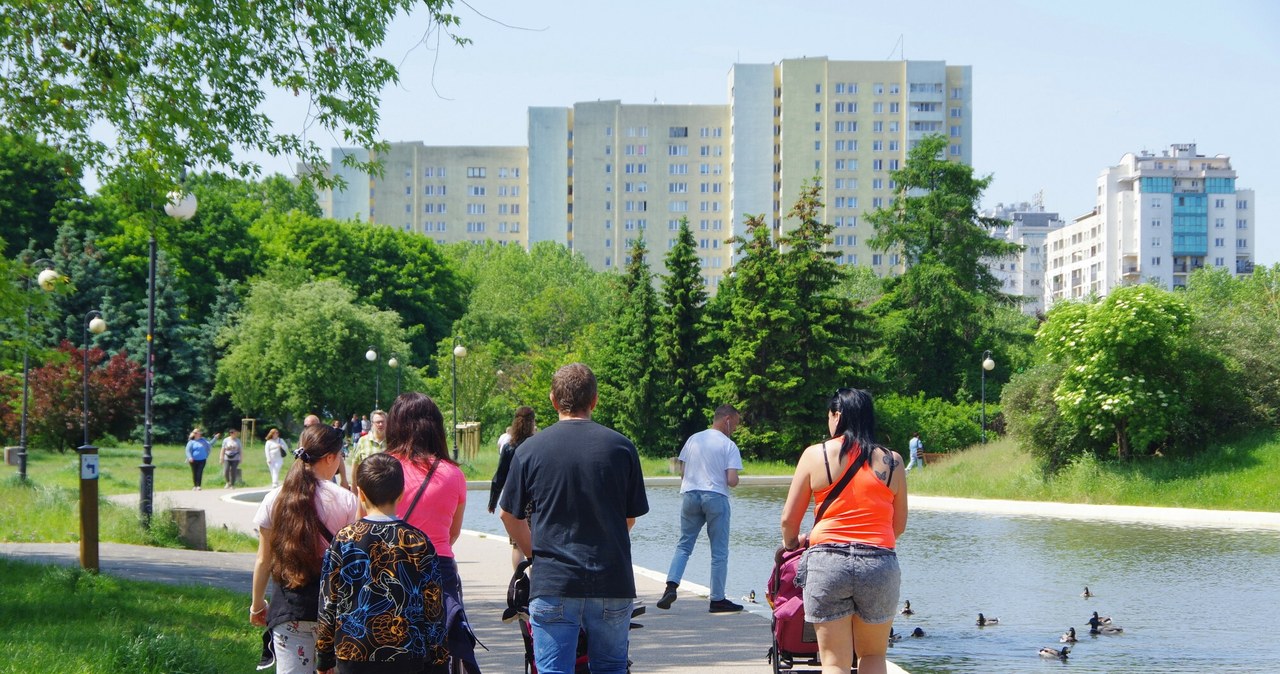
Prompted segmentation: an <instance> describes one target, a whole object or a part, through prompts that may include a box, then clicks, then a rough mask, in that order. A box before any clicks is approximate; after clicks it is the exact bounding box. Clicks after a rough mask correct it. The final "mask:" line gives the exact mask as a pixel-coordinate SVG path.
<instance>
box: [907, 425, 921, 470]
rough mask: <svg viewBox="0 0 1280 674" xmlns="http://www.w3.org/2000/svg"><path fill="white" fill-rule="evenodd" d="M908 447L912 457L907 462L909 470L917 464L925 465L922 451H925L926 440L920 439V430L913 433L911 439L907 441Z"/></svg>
mask: <svg viewBox="0 0 1280 674" xmlns="http://www.w3.org/2000/svg"><path fill="white" fill-rule="evenodd" d="M907 449H908V450H909V451H910V454H909V455H908V456H910V457H911V460H910V462H909V463H907V470H908V471H910V470H911V469H912V468H913V467H915V466H923V465H924V457H923V456H921V453H922V452H924V442H923V441H922V440H920V431H916V432H915V433H912V434H911V441H910V442H908V443H907Z"/></svg>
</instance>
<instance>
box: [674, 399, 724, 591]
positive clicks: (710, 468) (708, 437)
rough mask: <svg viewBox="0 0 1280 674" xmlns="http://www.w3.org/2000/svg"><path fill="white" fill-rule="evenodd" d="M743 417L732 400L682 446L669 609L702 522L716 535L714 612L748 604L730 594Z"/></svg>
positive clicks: (713, 541)
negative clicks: (733, 496) (732, 498)
mask: <svg viewBox="0 0 1280 674" xmlns="http://www.w3.org/2000/svg"><path fill="white" fill-rule="evenodd" d="M741 420H742V417H741V415H739V414H738V410H736V409H734V407H733V406H732V405H721V406H720V407H717V408H716V411H715V415H714V417H713V418H712V421H711V428H708V429H707V430H705V431H699V432H697V433H694V434H693V435H691V436H689V439H688V440H687V441H685V443H684V449H681V450H680V458H679V465H680V494H681V497H680V499H681V500H680V541H679V542H678V543H676V552H675V555H673V556H672V557H671V567H670V568H669V569H668V571H667V587H666V590H664V591H663V593H662V598H661V599H659V600H658V608H660V609H669V608H671V603H672V602H674V601H675V600H676V588H678V587H679V586H680V579H681V578H682V577H684V567H685V565H687V564H688V563H689V556H690V555H692V554H693V545H694V543H696V542H697V540H698V534H699V533H700V532H701V531H702V527H703V526H706V528H707V538H708V539H709V540H710V541H711V597H710V599H711V605H710V608H709V609H708V610H709V611H710V612H711V613H733V612H735V611H741V610H742V605H741V604H735V603H734V602H732V601H729V599H727V598H726V597H725V596H724V584H725V578H727V577H728V575H729V489H730V488H731V487H736V486H738V471H740V470H742V454H741V452H739V451H738V445H737V444H735V443H734V442H733V440H730V439H729V436H731V435H733V432H734V431H735V430H737V428H738V424H739V423H740V422H741Z"/></svg>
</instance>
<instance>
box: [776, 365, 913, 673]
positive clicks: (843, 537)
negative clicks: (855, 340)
mask: <svg viewBox="0 0 1280 674" xmlns="http://www.w3.org/2000/svg"><path fill="white" fill-rule="evenodd" d="M827 430H828V431H829V438H830V439H828V440H826V441H823V442H821V443H818V444H816V445H811V446H810V447H808V448H807V449H805V450H804V453H803V454H801V455H800V461H799V463H797V464H796V473H795V477H793V478H792V480H791V489H790V491H788V492H787V501H786V503H785V504H784V505H783V507H782V547H783V549H786V550H794V549H796V548H797V547H800V546H801V545H805V546H809V544H810V543H812V546H811V547H809V548H808V550H806V551H805V554H804V558H803V560H802V561H801V563H800V568H799V569H797V572H796V585H800V586H802V587H803V588H804V613H805V619H806V620H808V621H809V622H811V623H813V626H814V631H815V632H816V633H817V636H818V653H819V656H820V657H819V659H820V660H821V661H822V671H823V672H824V674H832V673H834V672H843V673H845V674H847V673H848V672H849V670H850V668H852V667H853V661H854V657H855V651H856V657H857V662H858V673H859V674H883V672H885V671H886V664H885V651H886V649H887V648H888V645H889V633H890V631H891V630H892V627H893V616H894V614H895V613H896V612H897V605H898V589H899V585H900V584H901V572H900V571H899V569H898V558H897V554H896V552H895V548H896V543H897V537H898V536H900V535H901V534H902V532H903V531H904V530H905V529H906V527H907V476H906V471H905V470H904V469H903V467H902V457H900V456H898V454H897V453H895V452H892V451H890V450H888V449H886V448H884V447H883V446H881V445H880V444H879V443H877V442H876V439H875V432H876V425H875V409H874V407H873V405H872V401H871V394H870V393H868V392H867V391H862V390H858V389H848V388H842V389H840V390H838V391H836V394H835V395H834V396H832V398H831V402H830V404H829V405H828V407H827ZM846 472H849V473H850V479H849V481H848V482H847V483H846V484H845V486H844V487H843V488H842V489H841V490H840V491H839V493H836V494H833V493H832V492H833V491H836V490H835V489H834V487H835V485H836V484H837V483H838V482H841V480H842V478H843V477H845V475H846ZM811 499H812V500H814V501H815V502H816V504H817V507H818V508H823V506H825V510H823V511H821V514H822V518H821V522H820V523H819V524H815V525H814V527H813V531H812V532H811V533H810V535H809V537H808V538H810V539H811V540H802V537H801V536H800V522H801V521H802V520H803V519H804V514H805V511H807V510H808V509H809V502H810V500H811ZM828 501H830V503H828ZM815 517H816V515H815Z"/></svg>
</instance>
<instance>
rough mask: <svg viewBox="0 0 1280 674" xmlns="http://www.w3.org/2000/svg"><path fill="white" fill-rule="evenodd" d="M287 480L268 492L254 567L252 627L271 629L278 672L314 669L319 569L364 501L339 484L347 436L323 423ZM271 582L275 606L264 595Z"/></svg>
mask: <svg viewBox="0 0 1280 674" xmlns="http://www.w3.org/2000/svg"><path fill="white" fill-rule="evenodd" d="M293 455H294V462H293V466H292V467H290V468H289V472H288V474H287V475H285V478H284V483H283V484H282V485H281V486H280V487H279V488H278V489H273V490H271V491H270V492H268V493H267V495H266V497H265V498H264V499H263V500H262V505H261V506H259V507H258V513H257V515H255V516H254V518H253V521H254V524H255V525H257V527H258V557H257V560H256V561H255V562H254V565H253V599H252V601H251V602H250V604H249V622H251V623H253V624H254V625H259V626H261V627H266V628H267V629H268V630H269V631H270V632H271V635H272V643H273V645H274V648H275V653H276V660H275V664H276V672H277V673H278V674H286V673H287V674H293V673H294V672H307V673H308V674H310V673H311V672H314V671H315V669H316V667H315V625H316V619H317V613H318V609H319V597H320V567H321V563H322V560H323V556H324V552H325V550H326V549H328V547H329V540H330V539H332V538H333V535H334V533H336V532H337V531H338V530H339V529H341V528H342V527H345V526H347V525H348V524H350V523H352V522H354V521H356V519H357V517H358V511H359V502H358V501H357V500H356V497H355V495H354V494H352V493H351V492H350V491H347V490H346V489H343V488H341V487H339V486H338V485H335V484H334V483H333V476H334V474H335V473H337V471H338V468H339V467H340V466H341V464H342V433H341V432H339V431H338V430H337V429H334V428H330V427H328V426H323V425H320V424H316V425H313V426H308V427H306V428H305V429H303V431H302V436H301V437H299V438H298V448H297V449H295V450H294V451H293ZM268 583H270V584H271V603H270V604H268V603H267V601H266V598H265V595H266V590H267V584H268Z"/></svg>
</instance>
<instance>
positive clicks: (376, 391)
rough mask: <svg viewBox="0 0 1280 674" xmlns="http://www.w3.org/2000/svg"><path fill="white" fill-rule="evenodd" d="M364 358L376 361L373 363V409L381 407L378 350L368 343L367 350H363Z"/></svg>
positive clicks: (380, 375) (380, 367) (380, 374)
mask: <svg viewBox="0 0 1280 674" xmlns="http://www.w3.org/2000/svg"><path fill="white" fill-rule="evenodd" d="M364 359H365V360H367V361H369V362H370V363H377V364H376V365H374V374H373V409H375V410H376V409H381V406H382V400H381V398H382V391H381V390H380V389H381V388H382V363H379V362H378V351H377V350H376V349H374V348H373V346H372V345H370V346H369V350H368V351H365V352H364Z"/></svg>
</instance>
